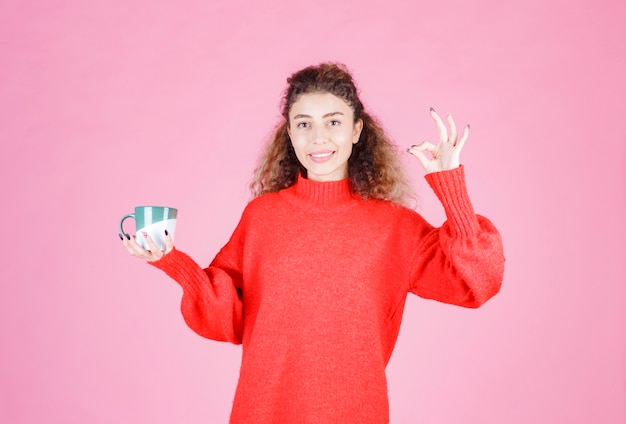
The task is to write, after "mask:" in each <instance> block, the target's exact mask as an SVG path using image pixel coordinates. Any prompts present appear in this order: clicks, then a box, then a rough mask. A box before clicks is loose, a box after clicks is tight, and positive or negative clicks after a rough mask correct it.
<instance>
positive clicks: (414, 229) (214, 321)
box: [152, 167, 504, 424]
mask: <svg viewBox="0 0 626 424" xmlns="http://www.w3.org/2000/svg"><path fill="white" fill-rule="evenodd" d="M426 178H427V180H428V182H429V183H430V185H431V187H432V188H433V189H434V191H435V193H436V194H437V196H438V197H439V199H440V200H441V202H442V204H443V206H444V209H445V211H446V215H447V221H446V222H445V223H444V224H443V226H442V227H440V228H434V227H432V226H431V225H429V224H428V223H427V222H426V221H425V220H424V219H423V218H422V217H421V216H420V215H419V214H417V213H416V212H415V211H413V210H410V209H407V208H405V207H402V206H399V205H397V204H395V203H392V202H388V201H381V200H373V199H369V200H366V199H363V198H361V197H360V196H358V195H356V194H354V193H353V192H352V191H351V188H350V181H349V180H348V179H346V180H342V181H334V182H324V183H320V182H314V181H310V180H307V179H305V178H299V179H298V181H297V182H296V183H295V184H294V185H292V186H291V187H289V188H287V189H285V190H282V191H280V192H278V193H272V194H267V195H263V196H260V197H258V198H256V199H254V200H253V201H251V202H250V203H249V204H248V206H247V207H246V209H245V210H244V212H243V215H242V218H241V221H240V223H239V225H238V226H237V228H236V230H235V232H234V233H233V235H232V237H231V239H230V241H229V242H228V243H227V244H226V246H224V248H223V249H222V250H221V251H220V252H219V253H218V255H217V256H216V258H215V259H214V260H213V262H212V263H211V265H210V266H209V267H208V268H206V269H201V268H200V267H199V266H198V265H197V264H196V263H195V262H194V261H193V260H192V259H190V258H189V257H188V256H187V255H185V254H184V253H182V252H180V251H178V250H176V249H174V250H173V251H172V252H171V253H169V254H167V255H165V256H164V257H163V258H162V259H161V260H159V261H157V262H153V263H152V264H153V265H155V266H157V267H159V268H161V269H163V270H165V271H166V272H167V273H168V274H169V275H171V276H172V277H173V278H174V279H176V280H177V281H178V282H179V283H180V284H181V286H182V287H183V291H184V294H183V301H182V312H183V316H184V318H185V320H186V322H187V324H188V325H189V326H190V327H191V328H192V329H193V330H194V331H196V332H197V333H198V334H200V335H202V336H204V337H207V338H211V339H215V340H223V341H229V342H233V343H241V344H242V345H243V353H242V364H241V373H240V378H239V384H238V386H237V392H236V395H235V401H234V406H233V410H232V414H231V422H232V423H255V424H259V423H292V422H293V423H300V424H303V423H344V424H345V423H376V424H379V423H384V422H388V421H389V406H388V400H387V383H386V377H385V367H386V365H387V362H388V361H389V358H390V356H391V352H392V350H393V347H394V345H395V342H396V338H397V336H398V331H399V329H400V321H401V318H402V312H403V309H404V304H405V300H406V296H407V294H408V293H409V292H412V293H414V294H416V295H418V296H421V297H424V298H428V299H435V300H438V301H441V302H446V303H451V304H456V305H460V306H465V307H478V306H480V305H481V304H482V303H484V302H485V301H486V300H488V299H489V298H490V297H491V296H493V295H494V294H495V293H497V292H498V290H499V289H500V285H501V282H502V275H503V268H504V256H503V252H502V244H501V239H500V236H499V234H498V232H497V230H496V229H495V227H494V226H493V225H492V224H491V222H489V221H488V220H487V219H485V218H483V217H480V216H477V215H475V214H474V212H473V209H472V206H471V204H470V201H469V198H468V196H467V191H466V188H465V182H464V176H463V168H462V167H460V168H457V169H455V170H451V171H445V172H439V173H433V174H428V175H427V176H426Z"/></svg>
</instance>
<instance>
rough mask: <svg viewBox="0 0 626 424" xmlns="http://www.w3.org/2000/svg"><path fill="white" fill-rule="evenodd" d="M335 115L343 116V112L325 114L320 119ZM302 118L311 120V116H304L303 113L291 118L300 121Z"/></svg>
mask: <svg viewBox="0 0 626 424" xmlns="http://www.w3.org/2000/svg"><path fill="white" fill-rule="evenodd" d="M335 115H343V112H330V113H327V114H326V115H324V116H322V118H329V117H331V116H335ZM302 118H311V115H305V114H303V113H299V114H297V115H296V116H294V117H293V119H302Z"/></svg>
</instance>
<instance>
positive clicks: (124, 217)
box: [120, 213, 135, 234]
mask: <svg viewBox="0 0 626 424" xmlns="http://www.w3.org/2000/svg"><path fill="white" fill-rule="evenodd" d="M128 218H132V219H135V214H134V213H129V214H128V215H124V216H123V217H122V220H121V221H120V234H126V233H125V232H124V221H126V220H127V219H128Z"/></svg>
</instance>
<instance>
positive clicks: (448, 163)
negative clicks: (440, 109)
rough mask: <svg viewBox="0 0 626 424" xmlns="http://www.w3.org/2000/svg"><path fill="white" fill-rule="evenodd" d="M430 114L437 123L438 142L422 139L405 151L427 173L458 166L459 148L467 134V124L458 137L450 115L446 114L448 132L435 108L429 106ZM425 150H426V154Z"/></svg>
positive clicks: (461, 146)
mask: <svg viewBox="0 0 626 424" xmlns="http://www.w3.org/2000/svg"><path fill="white" fill-rule="evenodd" d="M430 116H431V118H433V121H435V124H436V125H437V130H438V132H439V143H437V144H436V145H435V144H432V143H429V142H428V141H424V142H422V143H421V144H418V145H415V146H411V147H409V149H407V151H408V152H409V153H410V154H412V155H413V156H415V157H416V158H417V159H418V160H419V161H420V163H421V164H422V166H423V167H424V170H425V171H426V173H427V174H429V173H431V172H439V171H447V170H449V169H454V168H458V167H459V165H460V155H461V149H463V145H464V144H465V141H466V140H467V137H468V136H469V125H468V126H466V127H465V128H464V129H463V133H462V134H461V138H458V134H457V130H456V124H455V123H454V120H453V119H452V115H450V114H448V116H447V117H446V121H447V122H448V126H449V127H450V132H449V133H448V129H447V128H446V125H445V124H444V122H443V120H442V119H441V118H440V117H439V115H438V114H437V112H435V109H433V108H430ZM425 152H428V153H429V154H428V155H427V154H426V153H425Z"/></svg>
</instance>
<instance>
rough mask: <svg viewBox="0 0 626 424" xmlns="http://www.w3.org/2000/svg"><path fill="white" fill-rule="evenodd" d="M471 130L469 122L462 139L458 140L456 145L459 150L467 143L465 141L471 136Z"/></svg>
mask: <svg viewBox="0 0 626 424" xmlns="http://www.w3.org/2000/svg"><path fill="white" fill-rule="evenodd" d="M469 130H470V126H469V124H467V126H466V127H465V128H464V129H463V134H461V139H460V140H459V141H457V143H456V147H457V149H458V150H459V152H460V151H461V150H462V149H463V145H464V144H465V141H466V140H467V138H468V137H469Z"/></svg>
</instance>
